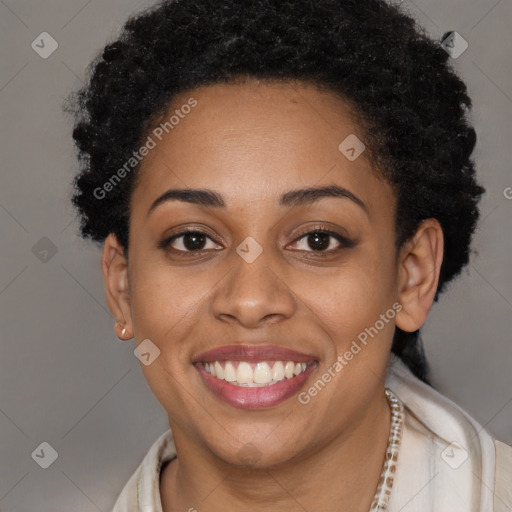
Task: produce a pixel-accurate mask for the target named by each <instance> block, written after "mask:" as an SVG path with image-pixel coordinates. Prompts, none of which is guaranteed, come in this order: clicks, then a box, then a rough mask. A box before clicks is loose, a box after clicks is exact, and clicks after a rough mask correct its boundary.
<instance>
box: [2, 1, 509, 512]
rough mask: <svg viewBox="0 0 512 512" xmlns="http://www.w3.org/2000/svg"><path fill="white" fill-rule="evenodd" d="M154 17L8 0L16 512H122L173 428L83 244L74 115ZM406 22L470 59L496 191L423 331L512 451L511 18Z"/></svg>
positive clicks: (457, 14) (9, 491)
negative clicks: (67, 108)
mask: <svg viewBox="0 0 512 512" xmlns="http://www.w3.org/2000/svg"><path fill="white" fill-rule="evenodd" d="M146 5H148V3H147V2H142V1H139V2H137V1H135V0H129V1H127V0H108V1H103V2H100V1H98V0H88V1H87V0H66V1H64V0H46V1H44V2H36V1H35V0H32V1H22V0H0V34H1V35H0V38H1V40H0V54H1V57H2V58H1V75H0V76H1V78H0V105H1V111H0V121H1V123H0V124H1V128H0V129H1V155H2V157H1V168H2V172H1V180H2V181H1V188H0V235H1V240H2V247H1V253H0V257H1V260H0V262H1V265H0V308H1V309H0V311H1V316H0V322H1V324H0V325H1V327H0V333H1V346H0V348H1V355H0V434H1V435H0V510H2V511H3V512H14V511H23V512H27V511H35V510H37V511H39V512H44V511H51V512H59V511H69V510H80V511H85V512H88V511H98V510H101V511H107V510H110V509H111V507H112V505H113V503H114V500H115V498H116V496H117V495H118V493H119V491H120V490H121V488H122V486H123V485H124V483H125V482H126V481H127V479H128V478H129V476H130V475H131V474H132V472H133V471H134V469H135V467H136V466H137V464H138V463H139V461H140V459H141V458H142V457H143V455H144V454H145V453H146V451H147V450H148V448H149V447H150V445H151V444H152V443H153V441H154V440H155V439H156V437H157V436H158V435H160V434H161V433H162V432H163V431H164V430H165V429H166V428H167V427H168V425H167V421H166V416H165V413H164V411H163V409H162V408H161V407H160V405H159V404H158V403H157V401H156V399H155V398H154V397H153V395H152V393H151V392H150V390H149V388H148V387H147V385H146V383H145V380H144V378H143V376H142V372H141V370H140V368H139V362H138V361H137V360H136V358H135V357H134V355H133V348H134V347H133V342H130V343H124V344H123V343H121V342H119V341H118V340H117V338H116V337H115V335H114V333H113V324H114V322H113V319H112V318H111V315H110V313H109V311H108V309H107V307H106V302H105V298H104V289H103V281H102V277H101V273H100V263H99V261H100V260H99V258H100V249H99V248H98V247H97V246H95V245H93V244H92V243H89V242H85V241H82V240H81V239H80V238H78V237H77V235H76V222H75V220H74V212H73V211H72V208H71V206H70V204H69V194H70V191H71V188H70V183H71V180H72V177H73V175H74V173H75V172H76V170H77V163H76V161H75V154H74V149H73V147H72V142H71V133H70V132H71V120H70V119H69V118H66V117H65V115H63V114H62V112H61V107H62V102H63V100H64V98H65V97H66V96H67V95H68V93H69V92H70V91H71V90H73V89H76V88H77V87H78V86H79V85H80V83H81V81H82V80H83V77H84V76H85V75H84V72H85V67H86V65H87V64H88V63H89V61H90V60H91V59H92V58H93V57H94V56H95V55H96V52H97V51H98V50H99V49H100V48H101V47H102V46H103V45H104V44H105V43H106V42H107V40H109V39H111V38H112V37H113V36H114V33H115V31H117V30H118V29H119V28H120V27H121V25H122V24H123V23H124V21H125V19H126V17H127V16H128V15H129V14H130V13H132V12H133V11H134V10H138V9H139V8H143V7H144V6H146ZM403 6H404V8H405V9H406V10H407V11H409V12H410V13H411V14H412V15H413V16H414V17H416V18H417V19H418V20H419V22H420V23H421V24H422V25H423V26H424V27H425V28H426V29H427V31H428V32H429V33H430V34H431V35H432V36H434V37H436V38H437V39H440V38H441V36H442V35H443V34H444V33H445V32H446V31H448V30H456V31H457V32H459V33H460V34H461V35H462V36H463V37H464V38H465V39H466V40H467V41H468V43H469V48H468V49H467V50H466V52H465V53H463V54H462V55H461V56H460V57H458V58H457V59H454V60H453V63H454V66H455V68H456V69H457V71H458V72H459V73H460V75H461V76H462V78H463V79H464V80H465V81H466V83H467V84H468V88H469V94H470V96H471V97H472V99H473V101H474V109H473V121H474V123H475V126H476V129H477V132H478V144H477V148H476V151H475V153H474V158H475V160H476V164H477V167H478V171H479V177H480V181H481V182H482V183H483V185H484V186H485V187H486V188H487V194H486V196H485V198H484V199H483V203H482V221H481V223H480V228H479V231H478V233H477V235H476V238H475V243H474V248H475V250H476V251H477V254H476V255H475V257H474V258H473V259H472V262H471V264H470V265H469V267H468V270H467V271H466V272H464V274H463V275H462V276H461V278H460V279H459V280H458V281H457V282H456V283H455V284H453V285H452V287H451V288H450V290H449V291H448V293H446V294H445V295H444V296H443V297H442V299H441V301H440V303H439V304H435V305H434V307H433V309H432V312H431V315H430V317H429V320H428V323H427V325H426V327H425V329H424V340H425V343H426V346H427V352H428V357H429V360H430V362H431V365H432V368H433V380H434V384H435V385H436V386H437V387H438V388H439V389H440V390H441V391H442V392H443V393H444V394H446V395H447V396H449V397H450V398H452V399H453V400H455V401H456V402H457V403H458V404H460V405H461V406H462V407H463V408H465V409H466V410H467V411H468V412H469V413H470V414H471V415H472V416H474V417H475V418H476V419H477V420H478V421H479V422H480V423H481V424H482V425H485V426H486V428H487V429H488V430H489V431H490V432H491V433H492V434H494V435H495V436H497V437H498V438H500V439H501V440H503V441H505V442H508V443H509V444H512V372H511V368H512V344H511V343H510V341H511V340H510V332H511V328H512V315H511V312H512V275H511V270H510V265H509V264H510V254H511V251H512V240H511V236H510V235H511V233H512V230H511V218H512V199H507V198H506V197H505V194H504V191H505V190H506V189H507V187H512V175H511V172H510V161H509V158H510V142H511V141H512V130H511V126H512V123H511V118H512V99H511V98H512V85H511V80H510V77H511V55H512V51H511V50H512V41H511V36H510V24H511V22H512V4H511V1H510V0H500V1H496V0H473V1H471V2H468V1H467V0H466V1H464V0H450V1H441V0H435V1H433V0H415V2H414V3H413V2H410V1H405V2H403ZM43 31H47V32H49V33H50V34H51V35H52V36H53V37H54V38H55V39H56V40H57V42H58V44H59V47H58V49H57V50H56V51H55V53H53V54H52V55H51V56H50V57H49V58H47V59H42V58H41V57H40V56H39V55H38V54H37V53H36V52H35V51H34V50H33V49H32V48H31V43H32V41H33V40H34V39H35V38H36V37H37V36H38V35H39V34H40V33H41V32H43ZM511 195H512V194H511ZM42 237H47V238H48V239H50V240H51V242H52V243H53V244H54V245H55V248H56V250H57V252H56V253H55V254H54V255H53V256H51V253H49V254H48V256H47V258H48V261H46V262H44V261H41V260H40V259H39V258H38V257H36V254H37V251H36V250H34V252H36V254H34V252H33V247H34V246H35V245H36V244H37V243H38V242H39V240H40V239H41V238H42ZM39 243H40V244H45V243H47V242H39ZM36 247H38V246H36ZM40 256H41V255H40ZM50 256H51V257H50ZM43 441H46V442H48V443H50V445H52V446H53V447H54V448H55V449H56V450H57V452H58V458H57V460H56V461H55V462H54V463H53V464H52V465H51V466H50V467H49V468H48V469H41V468H40V467H39V466H38V465H37V464H36V463H35V462H34V460H32V458H31V453H32V452H33V450H34V449H35V448H36V447H37V446H38V445H39V444H40V443H41V442H43Z"/></svg>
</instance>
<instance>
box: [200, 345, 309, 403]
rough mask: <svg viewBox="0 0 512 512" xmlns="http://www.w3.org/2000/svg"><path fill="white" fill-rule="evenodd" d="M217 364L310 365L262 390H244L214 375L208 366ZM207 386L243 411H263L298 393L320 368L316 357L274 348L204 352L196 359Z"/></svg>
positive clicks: (237, 347) (245, 347)
mask: <svg viewBox="0 0 512 512" xmlns="http://www.w3.org/2000/svg"><path fill="white" fill-rule="evenodd" d="M214 361H246V362H248V363H257V362H261V361H294V362H295V363H307V367H306V369H305V370H304V371H303V372H302V373H300V374H299V375H295V376H293V377H291V378H285V379H284V380H281V381H280V382H277V383H275V384H271V385H265V386H261V387H243V386H238V385H235V384H232V383H231V382H227V381H225V380H223V379H219V378H217V377H215V376H213V375H211V374H210V373H209V372H208V371H207V370H206V369H205V366H204V363H210V362H214ZM193 363H194V366H195V368H196V369H197V371H198V372H199V374H200V375H201V378H202V380H203V382H204V383H205V384H206V386H207V387H208V388H209V389H210V390H211V391H212V392H213V393H214V394H215V395H216V396H217V397H219V398H220V399H222V400H223V401H225V402H227V403H228V404H229V405H231V406H233V407H237V408H239V409H261V408H266V407H272V406H275V405H277V404H279V403H281V402H283V401H284V400H286V399H287V398H289V397H290V396H292V395H294V394H295V393H297V392H298V391H299V390H300V389H301V388H302V387H303V385H304V383H305V382H306V380H307V379H308V377H309V376H310V375H311V373H312V372H313V371H314V370H315V368H316V367H317V366H318V361H317V360H316V358H315V356H312V355H308V354H303V353H301V352H296V351H294V350H289V349H286V348H283V347H277V346H273V345H229V346H224V347H218V348H214V349H211V350H208V351H206V352H203V353H201V354H200V355H199V356H197V357H196V358H194V360H193Z"/></svg>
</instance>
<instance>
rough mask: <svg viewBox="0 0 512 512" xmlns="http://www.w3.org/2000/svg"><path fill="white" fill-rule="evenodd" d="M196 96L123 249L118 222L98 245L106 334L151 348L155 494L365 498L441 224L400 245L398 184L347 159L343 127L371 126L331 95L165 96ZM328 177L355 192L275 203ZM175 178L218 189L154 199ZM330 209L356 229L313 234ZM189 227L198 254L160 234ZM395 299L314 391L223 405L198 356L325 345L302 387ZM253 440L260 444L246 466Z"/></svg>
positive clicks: (344, 502)
mask: <svg viewBox="0 0 512 512" xmlns="http://www.w3.org/2000/svg"><path fill="white" fill-rule="evenodd" d="M190 97H193V98H195V99H196V100H197V102H198V105H197V106H196V107H195V108H194V109H193V110H192V112H191V113H190V114H189V115H187V116H186V117H185V118H184V119H183V120H181V121H180V123H179V125H177V126H176V127H175V128H174V129H173V130H172V131H171V132H170V133H169V134H168V135H167V136H166V137H165V138H164V139H163V140H162V141H161V142H159V143H158V145H157V146H156V147H155V148H154V149H152V150H151V151H150V153H149V154H148V156H147V157H145V159H144V160H143V162H142V164H141V168H140V171H139V179H138V183H137V186H136V188H135V190H134V192H133V195H132V198H131V213H130V247H129V251H128V261H129V264H128V262H127V259H126V258H125V254H124V251H123V248H122V247H121V246H120V245H119V243H118V242H117V240H116V238H115V236H114V235H113V234H111V235H109V237H108V238H107V239H106V240H105V245H104V251H103V255H102V270H103V275H104V279H105V284H106V294H107V301H108V305H109V307H110V309H111V311H112V314H113V315H114V317H115V318H116V319H117V320H118V322H119V323H118V324H117V325H116V333H117V334H118V336H119V337H120V338H122V339H130V338H132V337H134V338H135V342H136V343H137V344H138V343H140V342H141V341H142V340H144V339H146V338H149V339H150V340H152V342H153V343H154V344H155V345H157V346H158V348H159V349H160V351H161V354H160V357H159V358H157V359H156V360H155V362H153V363H152V364H151V365H149V366H144V365H141V368H142V370H143V372H144V375H145V377H146V379H147V381H148V384H149V386H150V387H151V389H152V391H153V392H154V394H155V396H156V397H157V399H158V400H159V401H160V403H161V404H162V405H163V407H164V408H165V410H166V411H167V413H168V416H169V425H170V427H171V430H172V432H173V434H174V438H175V442H176V446H177V452H178V457H177V459H175V460H174V461H173V462H172V463H170V464H169V465H167V466H166V467H165V469H164V471H163V472H162V475H161V482H160V487H161V496H162V504H163V510H164V511H166V512H167V511H178V510H181V511H182V510H189V509H190V508H191V507H195V508H196V509H197V510H199V511H201V510H208V511H213V512H216V511H221V510H222V511H223V512H225V511H226V510H242V509H243V510H248V511H256V510H262V509H263V508H264V507H266V508H268V506H269V505H271V506H272V508H273V509H274V510H280V511H283V512H286V511H288V510H290V511H291V510H294V511H296V510H302V509H305V510H308V511H311V512H312V511H334V510H342V509H343V510H352V511H355V512H358V511H361V512H366V511H367V510H368V509H369V507H370V504H371V501H372V498H373V495H374V493H375V490H376V487H377V483H378V480H379V476H380V473H381V470H382V465H383V461H384V454H385V450H386V445H387V438H388V435H389V422H390V411H389V407H388V403H387V400H386V398H385V394H384V380H385V375H386V365H387V363H388V359H389V354H390V350H391V343H392V338H393V333H394V328H395V325H397V326H399V327H400V328H402V329H403V330H406V331H414V330H416V329H418V328H419V327H421V325H423V323H424V321H425V318H426V315H427V313H428V311H429V309H430V307H431V305H432V301H433V298H434V294H435V290H436V287H437V283H438V278H439V269H440V266H441V261H442V254H443V237H442V230H441V227H440V225H439V223H438V222H437V221H436V220H434V219H428V220H426V221H424V222H423V223H422V224H421V225H420V227H419V228H418V230H417V232H416V234H415V235H414V236H413V237H412V238H411V239H410V240H409V241H408V242H407V243H406V244H404V246H403V247H401V248H400V250H399V251H397V250H396V247H395V245H394V234H395V230H394V216H395V195H394V192H393V190H392V188H391V187H390V185H389V184H388V183H387V182H385V181H384V180H382V179H381V178H380V177H379V173H378V172H377V171H376V170H375V169H373V168H372V167H371V165H370V163H369V161H368V160H367V158H366V155H365V153H364V152H363V153H362V154H361V155H360V156H359V157H358V158H357V159H356V160H354V161H349V160H348V159H347V158H346V157H345V156H344V155H343V154H342V153H341V152H340V151H339V149H338V145H339V144H340V142H342V141H343V140H344V139H345V138H346V137H347V136H348V135H350V134H356V135H357V136H358V137H359V139H361V140H363V141H364V133H363V132H362V130H361V128H360V127H359V126H358V125H357V124H356V123H355V121H354V117H353V116H351V115H350V111H349V110H348V104H346V103H345V102H343V101H342V100H341V99H340V98H339V97H337V96H335V95H334V94H332V93H330V92H327V91H321V90H319V89H317V88H315V87H314V86H312V85H309V84H301V83H292V82H289V83H285V84H272V83H268V82H264V81H257V80H252V79H251V80H250V81H247V82H245V83H230V84H221V85H214V86H207V87H201V88H197V89H194V90H193V91H190V92H187V93H186V94H182V95H180V96H179V97H177V98H175V99H174V101H173V103H172V105H170V106H169V112H171V113H172V111H174V109H176V108H180V106H181V105H183V104H185V103H186V102H187V101H188V99H189V98H190ZM168 117H169V116H167V117H166V118H167V119H168ZM326 185H338V186H340V187H343V188H345V189H347V190H349V191H350V192H351V193H352V194H353V195H354V196H356V197H357V198H359V199H360V200H361V201H362V202H363V203H364V205H365V206H364V208H363V207H361V206H360V205H358V204H356V202H354V201H352V200H350V199H347V198H339V197H324V198H322V199H319V200H317V201H315V202H313V203H308V204H303V205H298V206H294V207H289V206H280V205H279V198H280V197H281V195H282V194H284V193H286V192H288V191H290V190H293V189H298V188H306V187H319V186H326ZM173 188H200V189H211V190H214V191H216V192H217V193H219V194H220V195H221V196H222V198H223V200H224V202H225V204H226V206H225V208H219V207H205V206H201V205H197V204H192V203H187V202H181V201H167V202H164V203H162V204H160V205H159V206H158V207H157V208H155V209H154V210H153V211H152V212H151V213H149V214H148V210H149V209H150V206H151V204H152V203H153V201H155V199H156V198H158V197H159V196H160V195H161V194H162V193H163V192H165V191H166V190H168V189H173ZM326 223H327V227H328V228H329V229H332V230H333V231H335V232H337V233H339V234H341V235H343V236H345V237H347V238H348V239H349V240H352V241H353V245H352V246H345V245H342V244H340V243H339V242H338V241H337V240H336V239H335V238H326V239H324V240H323V241H325V246H324V247H323V248H321V249H320V250H315V248H316V247H317V246H318V245H316V246H315V240H314V238H313V239H312V237H311V236H308V235H305V236H304V234H305V233H308V232H311V231H313V232H314V231H315V228H318V227H319V226H321V225H322V224H326ZM188 226H190V227H194V228H197V229H200V230H202V231H205V232H206V233H207V235H208V237H210V238H211V239H210V238H205V239H204V244H203V246H202V248H203V251H202V252H201V253H200V255H199V256H198V255H197V254H196V253H193V254H191V252H188V253H181V254H182V256H181V257H180V256H179V255H178V254H177V253H176V252H172V250H171V247H173V248H174V249H176V251H177V250H182V251H186V250H187V246H184V245H183V243H184V241H185V240H184V238H183V237H181V238H179V239H177V240H175V241H174V242H173V243H172V245H171V246H170V247H167V249H165V248H164V249H162V248H159V247H158V244H159V242H160V241H161V240H163V239H165V238H167V237H169V236H170V235H172V234H176V233H178V232H179V231H180V230H181V228H183V227H188ZM248 236H250V237H252V238H254V239H255V240H256V241H257V242H258V243H259V244H260V246H261V247H262V249H263V252H262V253H261V255H260V256H259V257H258V258H257V259H256V260H255V261H254V262H253V263H250V264H249V263H247V262H246V261H245V260H243V259H242V258H241V257H240V256H239V255H238V253H237V252H236V248H237V247H238V246H239V245H240V244H241V242H242V241H243V240H244V239H245V238H246V237H248ZM185 238H186V237H185ZM189 242H190V241H189ZM316 243H317V244H318V242H316ZM327 244H329V245H327ZM320 245H321V244H320ZM188 247H190V245H189V246H188ZM322 251H323V252H322ZM326 251H329V252H326ZM321 254H327V256H324V257H322V256H321ZM394 303H400V304H401V306H402V310H401V311H400V312H399V313H398V314H397V315H396V317H395V318H394V319H393V320H391V321H390V322H389V323H387V324H386V325H385V327H384V328H383V329H382V330H380V331H379V334H378V335H377V336H375V337H374V338H373V339H371V340H370V341H369V343H368V344H367V346H365V347H364V348H363V349H362V350H361V351H360V352H359V353H358V354H357V355H356V356H354V358H353V359H352V361H350V362H349V364H347V365H346V366H345V367H344V368H343V370H342V371H340V372H338V373H337V374H336V377H335V378H334V379H333V380H332V381H331V382H330V383H329V384H328V385H326V386H325V387H324V388H323V389H322V391H321V392H320V393H318V395H317V396H315V397H313V398H312V399H311V401H310V402H309V403H308V404H307V405H302V404H301V403H299V401H298V400H297V395H294V396H292V397H291V398H289V399H287V400H285V401H284V402H282V403H280V404H278V405H277V406H274V407H270V408H268V409H263V410H253V411H246V410H243V409H237V408H234V407H232V406H230V405H228V404H226V403H225V402H223V401H221V400H220V399H218V398H217V397H216V396H214V395H213V394H212V393H211V392H210V390H209V389H208V388H207V387H206V385H205V384H204V383H203V381H202V379H201V377H200V375H199V373H198V372H197V370H196V368H195V367H194V366H193V364H192V360H193V359H194V357H195V356H197V355H198V354H199V353H200V352H202V351H204V350H207V349H210V348H213V347H218V346H223V345H228V344H236V343H245V344H254V345H258V344H267V343H270V344H275V345H278V346H284V347H287V348H290V349H293V350H297V351H300V352H305V353H308V354H313V355H314V357H315V359H316V360H317V361H318V367H317V368H316V369H315V371H314V372H313V373H312V374H311V376H310V378H309V379H308V381H307V382H306V384H305V386H304V387H303V388H302V390H306V389H307V388H308V387H309V386H310V385H311V384H312V383H314V382H315V381H316V380H317V379H319V378H320V377H321V375H322V374H323V373H324V372H325V371H327V369H328V368H330V367H331V366H332V365H333V363H334V361H335V360H336V358H337V356H338V354H343V353H344V352H346V351H347V350H348V348H349V347H350V344H351V342H352V340H354V339H356V338H357V335H358V334H359V333H361V332H362V331H364V329H365V328H368V327H370V326H373V325H374V324H375V322H376V321H377V320H378V319H379V317H380V315H381V314H383V313H385V312H386V310H388V309H389V308H391V306H392V305H393V304H394ZM123 326H124V327H125V329H126V330H125V331H124V332H122V331H121V329H122V327H123ZM248 443H252V445H253V446H254V447H255V448H253V450H256V453H257V457H256V458H257V460H256V461H255V462H254V464H253V465H245V466H244V463H243V462H242V461H241V458H240V451H241V450H243V449H244V446H246V445H247V444H248ZM246 449H247V448H246ZM242 453H243V452H242Z"/></svg>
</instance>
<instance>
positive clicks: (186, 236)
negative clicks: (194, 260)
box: [159, 229, 217, 253]
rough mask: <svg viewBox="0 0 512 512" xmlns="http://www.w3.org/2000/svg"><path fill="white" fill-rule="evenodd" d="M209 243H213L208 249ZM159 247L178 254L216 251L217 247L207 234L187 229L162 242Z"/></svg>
mask: <svg viewBox="0 0 512 512" xmlns="http://www.w3.org/2000/svg"><path fill="white" fill-rule="evenodd" d="M208 241H210V242H211V244H210V247H208ZM159 247H160V248H161V249H170V250H172V251H173V252H177V253H191V252H200V251H205V250H211V249H216V247H217V245H216V244H215V242H214V241H213V240H212V238H211V237H210V236H209V235H208V234H206V233H205V232H203V231H200V230H197V229H186V230H184V231H180V232H179V233H176V234H174V235H172V236H170V237H168V238H166V239H165V240H162V242H160V244H159Z"/></svg>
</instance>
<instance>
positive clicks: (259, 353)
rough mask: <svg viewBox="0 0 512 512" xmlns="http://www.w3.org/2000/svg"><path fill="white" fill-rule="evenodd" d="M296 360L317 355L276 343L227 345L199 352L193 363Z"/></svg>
mask: <svg viewBox="0 0 512 512" xmlns="http://www.w3.org/2000/svg"><path fill="white" fill-rule="evenodd" d="M226 360H229V361H251V362H257V361H285V360H286V361H296V362H297V363H309V362H313V361H315V360H316V357H315V356H312V355H308V354H303V353H301V352H296V351H295V350H290V349H287V348H284V347H277V346H275V345H226V346H224V347H217V348H213V349H211V350H207V351H206V352H202V353H201V354H199V355H198V356H197V357H196V358H194V360H193V361H192V362H193V363H209V362H212V361H226Z"/></svg>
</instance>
